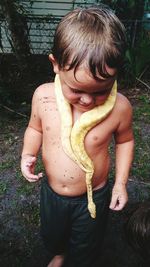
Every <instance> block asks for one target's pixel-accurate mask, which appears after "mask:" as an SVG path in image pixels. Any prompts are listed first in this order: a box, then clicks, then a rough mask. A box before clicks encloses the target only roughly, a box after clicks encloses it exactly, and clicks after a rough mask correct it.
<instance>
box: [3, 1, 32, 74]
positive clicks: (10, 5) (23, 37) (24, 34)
mask: <svg viewBox="0 0 150 267" xmlns="http://www.w3.org/2000/svg"><path fill="white" fill-rule="evenodd" d="M16 4H17V2H16V1H15V0H11V1H10V0H1V7H2V12H3V15H4V18H5V20H6V22H7V24H8V29H9V30H10V35H11V46H12V49H13V52H14V53H15V56H16V58H17V60H18V63H19V66H20V68H21V69H24V68H26V65H27V61H28V56H29V55H30V42H29V38H28V26H27V21H26V18H25V16H24V15H23V14H20V13H19V12H18V8H17V5H16Z"/></svg>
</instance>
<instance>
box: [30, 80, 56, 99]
mask: <svg viewBox="0 0 150 267" xmlns="http://www.w3.org/2000/svg"><path fill="white" fill-rule="evenodd" d="M53 95H54V83H44V84H41V85H40V86H38V87H37V88H36V90H35V91H34V97H50V96H53Z"/></svg>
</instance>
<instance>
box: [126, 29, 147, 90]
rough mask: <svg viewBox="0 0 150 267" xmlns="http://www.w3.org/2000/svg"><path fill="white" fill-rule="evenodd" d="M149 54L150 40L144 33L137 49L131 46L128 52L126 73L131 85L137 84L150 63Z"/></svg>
mask: <svg viewBox="0 0 150 267" xmlns="http://www.w3.org/2000/svg"><path fill="white" fill-rule="evenodd" d="M149 54H150V39H149V38H148V37H147V36H146V35H145V36H144V32H142V34H141V37H140V39H139V41H138V44H137V45H136V46H135V47H132V46H129V47H128V49H127V51H126V65H125V72H126V75H127V77H128V80H129V81H130V83H129V85H131V84H133V83H134V82H135V80H136V78H137V77H139V76H140V75H141V73H142V72H143V71H144V69H145V68H146V67H147V65H148V64H149V63H150V56H149Z"/></svg>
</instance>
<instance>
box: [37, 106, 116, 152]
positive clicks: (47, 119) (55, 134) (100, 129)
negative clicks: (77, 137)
mask: <svg viewBox="0 0 150 267" xmlns="http://www.w3.org/2000/svg"><path fill="white" fill-rule="evenodd" d="M117 124H118V122H117V120H115V118H114V116H113V114H110V115H109V116H108V117H107V118H105V120H103V121H102V122H100V123H99V124H97V125H96V126H95V127H93V128H92V129H91V130H90V131H89V132H88V133H87V135H86V136H85V147H86V148H87V149H88V148H89V150H91V149H96V148H100V147H101V146H103V145H105V144H106V143H109V142H110V139H111V137H112V135H113V133H114V132H115V130H116V128H117ZM68 127H70V126H69V125H68ZM42 130H43V135H44V138H45V139H46V140H47V141H49V142H50V141H51V140H56V141H57V140H60V138H61V134H62V131H63V132H64V131H68V128H64V127H62V125H61V119H60V114H59V112H58V109H57V107H56V106H53V107H51V110H49V111H47V114H46V115H45V116H43V120H42Z"/></svg>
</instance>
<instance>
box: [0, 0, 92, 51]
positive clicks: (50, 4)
mask: <svg viewBox="0 0 150 267" xmlns="http://www.w3.org/2000/svg"><path fill="white" fill-rule="evenodd" d="M96 2H97V1H96V0H88V1H85V0H78V1H72V0H65V1H60V0H56V1H51V0H44V1H40V0H36V1H31V0H23V1H22V0H21V1H20V4H21V5H22V7H23V9H24V12H25V13H26V17H27V21H28V28H29V40H30V47H31V53H33V54H47V53H49V52H50V50H51V47H52V43H53V36H54V32H55V28H56V26H57V24H58V22H59V21H60V19H61V18H62V17H63V16H64V15H65V14H66V13H68V12H69V11H70V10H72V9H74V8H76V7H78V6H85V5H91V4H93V3H96ZM0 32H1V37H2V38H1V40H2V42H1V44H2V45H1V47H0V52H4V53H11V52H12V47H11V44H10V43H11V42H10V39H11V37H10V32H9V30H8V27H7V23H6V21H2V20H1V21H0Z"/></svg>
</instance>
